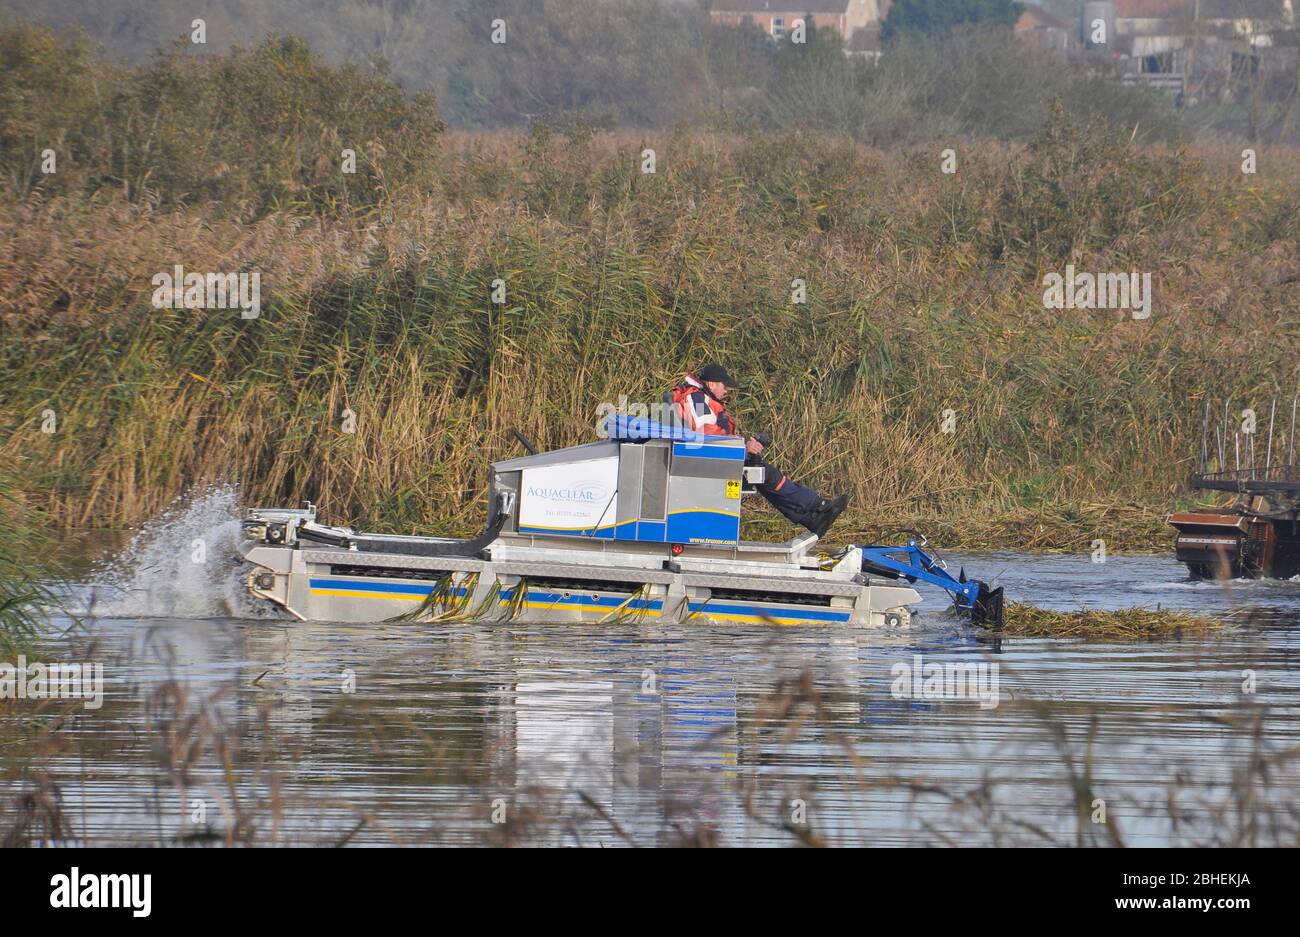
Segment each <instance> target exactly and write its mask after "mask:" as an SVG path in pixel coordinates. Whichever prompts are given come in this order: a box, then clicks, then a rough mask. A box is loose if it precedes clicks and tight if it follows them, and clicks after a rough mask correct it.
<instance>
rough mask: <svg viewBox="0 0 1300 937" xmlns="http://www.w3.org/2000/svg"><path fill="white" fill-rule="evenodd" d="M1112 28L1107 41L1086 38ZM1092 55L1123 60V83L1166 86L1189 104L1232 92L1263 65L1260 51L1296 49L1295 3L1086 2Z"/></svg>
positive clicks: (1206, 0) (1205, 0)
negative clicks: (1101, 27)
mask: <svg viewBox="0 0 1300 937" xmlns="http://www.w3.org/2000/svg"><path fill="white" fill-rule="evenodd" d="M1097 18H1101V19H1104V20H1105V21H1106V22H1107V26H1108V31H1109V33H1110V34H1111V35H1109V36H1108V37H1107V41H1106V42H1105V43H1095V42H1093V41H1092V40H1091V38H1090V36H1089V30H1090V25H1091V24H1092V23H1095V22H1096V19H1097ZM1080 27H1081V35H1082V37H1083V39H1084V41H1085V44H1086V45H1087V47H1088V49H1089V50H1090V51H1091V52H1093V53H1095V54H1105V55H1107V56H1109V57H1111V58H1113V59H1116V60H1118V61H1120V62H1121V63H1122V64H1123V66H1124V69H1125V72H1126V80H1128V81H1130V82H1133V83H1141V84H1146V85H1151V86H1153V87H1158V88H1163V89H1165V90H1167V91H1169V92H1170V93H1171V94H1173V95H1175V96H1176V97H1177V98H1178V100H1180V101H1182V102H1183V103H1185V104H1187V105H1189V106H1190V105H1191V104H1194V103H1195V102H1196V101H1197V100H1199V99H1203V98H1206V97H1210V98H1214V97H1222V96H1223V95H1225V94H1228V93H1230V91H1231V89H1232V86H1233V80H1234V78H1235V77H1240V76H1241V75H1243V74H1253V73H1254V72H1255V71H1256V70H1257V69H1258V68H1259V67H1260V53H1261V51H1262V50H1265V49H1268V48H1272V47H1274V46H1275V45H1279V44H1280V45H1287V46H1292V47H1294V45H1295V41H1296V40H1295V36H1296V31H1295V16H1294V10H1293V3H1292V0H1113V2H1097V3H1094V2H1086V3H1085V4H1084V9H1083V16H1082V21H1081V23H1080Z"/></svg>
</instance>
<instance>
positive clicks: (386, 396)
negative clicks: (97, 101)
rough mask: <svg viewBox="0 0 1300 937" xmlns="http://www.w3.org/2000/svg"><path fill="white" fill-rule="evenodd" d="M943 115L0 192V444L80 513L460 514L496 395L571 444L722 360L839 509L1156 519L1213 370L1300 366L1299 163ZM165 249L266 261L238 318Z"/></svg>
mask: <svg viewBox="0 0 1300 937" xmlns="http://www.w3.org/2000/svg"><path fill="white" fill-rule="evenodd" d="M646 146H653V147H654V148H655V149H656V152H657V157H658V166H657V172H656V173H654V174H644V173H642V172H641V171H640V166H641V152H642V150H643V148H644V147H646ZM955 148H956V150H957V152H958V159H959V169H958V172H957V173H955V174H951V175H948V174H944V173H942V172H940V156H939V150H938V148H937V147H934V146H924V147H915V148H908V149H896V150H873V149H869V148H864V147H862V146H860V145H857V144H854V143H851V142H848V141H846V140H842V139H839V138H835V137H830V136H827V135H824V134H822V135H815V136H814V135H808V134H804V133H797V132H796V133H790V134H760V133H748V134H724V133H700V132H689V131H684V130H683V131H677V132H673V133H659V134H651V133H645V134H641V133H630V132H623V133H615V134H606V133H595V132H593V131H592V130H591V128H590V127H584V126H583V125H581V124H579V123H569V124H567V125H563V126H557V127H544V126H539V127H537V128H535V129H534V130H533V131H532V132H530V133H528V134H505V133H500V134H487V135H472V134H461V133H456V134H451V135H448V136H446V138H445V139H444V140H443V143H442V144H441V148H440V150H439V153H438V156H437V158H436V159H430V160H429V162H428V164H427V165H422V166H420V168H419V173H418V174H417V175H414V176H408V177H403V178H404V179H405V181H403V182H402V183H400V184H398V183H394V184H393V185H392V186H389V187H375V188H373V189H371V190H368V191H367V194H366V195H365V196H364V197H358V198H355V199H350V200H347V201H344V202H333V203H329V202H320V201H313V200H307V201H304V202H302V203H299V204H296V205H293V206H288V207H284V208H279V209H274V210H270V211H267V212H265V213H263V214H261V215H260V217H257V218H256V220H245V219H244V218H241V216H240V215H239V213H232V212H230V211H229V210H228V208H229V205H228V203H226V202H211V201H205V200H195V201H194V202H193V204H187V205H185V206H183V207H176V208H166V207H162V206H154V205H151V204H149V203H147V202H146V203H143V204H142V203H141V202H140V201H135V200H128V199H127V198H126V197H124V196H122V195H118V196H113V195H110V194H107V193H104V192H102V191H101V192H100V193H99V194H97V195H95V196H93V197H86V196H84V195H82V194H79V193H77V192H69V193H67V194H58V193H57V192H55V193H50V194H39V195H32V196H26V197H24V196H23V194H22V193H21V192H17V191H14V190H12V189H11V190H9V191H8V194H7V195H6V196H5V199H6V202H5V204H6V210H5V212H4V213H3V216H2V217H0V243H2V244H4V245H5V247H4V248H3V249H2V250H0V324H2V325H3V338H0V369H2V370H3V373H4V375H5V377H4V380H3V383H2V384H0V454H3V455H13V454H14V453H17V452H29V453H30V454H31V456H32V458H31V461H30V463H29V465H30V469H29V474H28V475H26V476H25V477H24V478H22V479H21V484H22V490H23V492H24V494H25V496H26V497H27V498H28V499H29V500H30V501H31V503H32V504H33V505H35V506H38V507H40V508H41V509H42V510H45V511H47V512H48V513H49V515H50V517H51V518H52V519H53V521H54V522H55V523H57V524H59V525H63V526H67V527H76V526H85V525H108V526H123V525H134V524H138V523H140V522H141V521H142V520H143V519H145V518H147V517H148V516H149V515H150V514H152V513H153V512H155V511H157V510H158V509H159V508H160V507H162V506H163V505H164V504H166V503H167V502H168V501H169V500H170V499H172V498H173V497H175V496H176V495H177V494H178V493H180V492H181V491H182V490H183V489H184V488H185V487H186V486H187V485H189V484H192V483H194V482H195V481H199V480H205V479H206V480H216V479H218V478H220V479H226V480H235V481H238V482H239V483H240V484H241V485H242V486H243V490H244V491H245V492H246V494H247V497H248V498H249V500H250V501H258V502H286V503H293V502H296V501H298V500H300V499H302V498H311V499H313V500H315V501H317V502H318V503H319V504H320V505H321V507H322V509H323V511H324V512H325V514H326V515H328V516H330V517H332V518H334V519H337V520H340V521H350V522H354V523H358V524H366V525H374V526H376V527H381V528H388V529H398V530H429V529H441V530H452V531H455V530H461V531H463V530H468V529H470V528H473V527H476V526H477V525H478V524H479V523H481V513H482V509H481V499H482V496H483V493H484V488H485V483H486V477H487V476H486V467H487V462H488V461H489V460H490V459H494V458H500V457H503V456H506V455H510V454H514V453H515V451H516V450H515V448H514V445H513V444H512V443H511V442H510V440H509V437H508V434H507V431H508V429H509V428H510V427H512V426H517V427H519V428H520V429H522V430H523V431H524V432H525V433H526V434H527V435H529V436H530V437H532V438H533V439H534V440H535V441H536V442H538V443H539V444H541V445H544V446H548V447H553V446H563V445H571V444H575V443H578V442H582V441H585V440H588V439H591V438H592V437H593V432H594V426H595V414H596V408H597V406H598V404H599V403H600V402H602V401H615V400H617V399H618V397H619V395H620V394H626V395H628V397H629V398H630V399H632V400H643V401H657V400H658V399H659V397H660V394H661V393H662V391H663V390H664V389H665V388H666V387H668V386H670V385H671V384H672V382H673V381H675V379H676V378H677V377H678V376H679V375H680V374H681V372H682V371H683V370H685V369H687V368H690V367H694V366H696V365H698V364H699V363H700V362H702V361H705V360H708V359H714V358H716V359H719V360H723V361H725V362H727V364H728V367H729V368H730V369H731V371H732V372H733V373H734V374H738V375H740V376H741V377H742V380H743V383H744V387H743V388H742V390H741V392H740V393H739V394H738V395H737V396H736V398H735V407H734V409H735V411H736V413H737V415H738V417H739V419H740V422H741V425H742V426H743V427H748V428H750V429H760V428H762V429H767V430H770V431H772V432H773V434H774V436H775V438H776V440H777V446H776V447H775V449H774V452H773V456H774V457H775V458H776V460H778V461H779V462H781V463H782V464H783V465H784V466H786V467H787V468H788V470H790V471H791V472H792V473H794V474H796V475H798V476H802V477H804V478H807V479H809V480H810V481H811V482H812V483H813V484H815V485H817V486H818V487H820V488H821V489H823V490H825V491H828V492H836V491H839V490H848V491H850V492H851V493H852V494H853V496H854V499H853V504H852V507H851V509H850V513H849V514H848V515H847V516H846V521H845V522H844V523H843V524H842V525H841V527H840V528H838V529H839V530H841V531H844V532H845V535H846V536H847V535H849V534H851V533H852V532H853V531H852V530H851V528H855V527H856V528H858V529H862V530H865V529H871V530H882V529H884V528H887V527H889V526H891V525H897V524H899V523H901V522H904V521H907V520H921V521H925V522H927V523H928V524H929V525H931V526H932V527H933V528H937V529H938V532H939V534H940V535H941V539H943V540H944V541H945V542H948V543H960V544H963V545H981V544H983V545H1012V544H1022V545H1032V546H1059V547H1067V548H1070V547H1075V546H1084V545H1086V544H1087V543H1088V542H1089V541H1090V540H1091V539H1092V538H1094V537H1097V536H1102V537H1105V538H1107V539H1108V543H1109V545H1110V548H1111V549H1116V548H1123V547H1125V546H1141V545H1147V544H1149V543H1151V542H1152V541H1153V539H1154V538H1155V537H1156V536H1158V533H1157V532H1158V531H1159V529H1160V520H1159V517H1160V514H1161V513H1162V512H1163V511H1164V510H1165V509H1166V508H1167V507H1168V506H1169V505H1170V503H1171V501H1172V500H1173V499H1174V498H1175V497H1176V496H1177V494H1178V492H1179V491H1180V489H1181V484H1182V480H1183V478H1184V477H1185V475H1186V473H1187V470H1188V468H1189V465H1190V461H1191V459H1192V457H1193V456H1194V454H1195V453H1196V451H1197V445H1196V443H1195V437H1196V434H1197V432H1198V431H1199V416H1200V413H1201V401H1202V399H1203V398H1204V397H1205V396H1206V395H1213V396H1215V397H1217V398H1222V397H1223V396H1225V395H1230V396H1231V397H1232V399H1233V400H1234V401H1238V402H1240V403H1241V404H1242V405H1243V406H1244V405H1246V404H1248V403H1253V404H1255V406H1256V408H1257V409H1259V408H1261V407H1266V406H1267V402H1268V400H1269V398H1270V397H1271V395H1272V394H1273V393H1274V392H1276V391H1277V390H1278V389H1282V390H1284V391H1285V390H1288V389H1292V388H1295V387H1296V385H1297V383H1300V373H1298V370H1297V369H1298V368H1300V359H1297V358H1296V356H1295V354H1294V349H1295V348H1296V347H1297V338H1300V325H1298V324H1297V321H1296V317H1295V313H1294V309H1295V307H1296V298H1297V286H1296V283H1297V272H1298V271H1297V270H1296V268H1295V257H1296V256H1300V250H1297V246H1298V242H1300V214H1298V210H1300V195H1298V194H1297V191H1296V189H1295V188H1294V185H1293V184H1292V182H1293V180H1294V178H1295V177H1296V176H1295V173H1296V171H1297V169H1300V159H1297V158H1296V157H1295V156H1294V155H1293V154H1291V153H1289V152H1287V151H1269V150H1265V151H1263V152H1262V155H1261V167H1262V168H1261V172H1260V173H1259V174H1257V175H1255V176H1243V175H1242V173H1241V172H1240V157H1239V153H1237V152H1234V151H1231V150H1226V149H1224V150H1217V149H1212V148H1198V149H1170V148H1163V147H1145V146H1141V145H1138V144H1137V143H1135V142H1134V141H1133V140H1132V138H1131V131H1124V130H1115V129H1113V128H1111V127H1109V126H1107V125H1104V124H1087V123H1083V122H1081V121H1080V120H1079V119H1077V118H1074V117H1072V116H1071V115H1069V114H1067V113H1065V112H1064V111H1063V110H1061V109H1059V108H1058V109H1057V110H1056V111H1055V112H1054V114H1053V115H1050V121H1049V125H1048V127H1047V129H1046V130H1045V131H1044V132H1043V133H1042V134H1040V135H1039V136H1038V137H1037V138H1036V139H1035V140H1034V141H1032V142H1031V143H1030V144H1029V145H1028V146H1017V145H1006V146H998V145H990V144H987V143H984V144H980V145H974V144H971V143H967V144H961V143H958V144H957V145H956V147H955ZM382 168H383V167H382V166H380V167H378V169H377V170H376V171H377V172H378V171H380V170H382ZM323 184H324V183H323ZM176 263H182V264H184V266H185V268H186V269H187V270H191V271H213V272H215V271H237V270H246V271H247V270H258V271H260V272H261V276H262V293H263V297H262V310H261V317H260V318H258V319H252V320H244V319H241V318H240V317H239V312H238V311H237V310H234V311H230V310H170V309H155V308H153V307H152V306H151V305H150V298H151V293H152V286H151V284H150V278H151V277H152V276H153V275H154V274H155V273H158V272H160V271H170V270H171V267H172V265H173V264H176ZM1067 263H1073V264H1075V265H1076V267H1077V268H1078V269H1079V270H1088V271H1130V270H1136V271H1150V272H1151V273H1152V274H1153V279H1154V282H1155V300H1154V313H1153V316H1152V318H1151V319H1149V320H1146V321H1134V320H1132V319H1131V318H1128V317H1127V316H1126V314H1125V313H1123V312H1117V311H1088V310H1048V309H1044V308H1043V304H1042V301H1041V298H1042V291H1043V288H1042V285H1041V279H1042V276H1043V274H1044V273H1045V272H1047V271H1049V270H1051V271H1058V272H1061V271H1063V270H1064V267H1065V265H1066V264H1067ZM498 278H499V279H501V280H504V282H505V285H506V301H505V303H504V304H501V305H496V304H493V303H492V302H491V301H490V294H491V291H492V283H493V281H494V280H496V279H498ZM795 279H802V280H804V281H805V282H806V284H807V302H806V303H805V304H796V303H793V302H792V301H791V282H792V281H793V280H795ZM45 409H52V410H54V411H55V412H56V413H57V415H58V427H59V428H58V431H57V432H56V433H54V434H52V435H50V434H43V433H41V432H40V423H41V413H42V411H43V410H45ZM949 409H950V410H952V411H953V413H954V415H955V418H956V424H955V428H956V432H954V433H951V434H947V433H943V432H940V424H941V418H942V414H943V411H945V410H949ZM344 410H351V411H352V412H353V413H355V414H356V431H355V433H347V432H344V421H343V415H344ZM755 521H756V523H757V525H758V528H757V529H760V530H761V529H765V527H764V525H771V524H773V523H774V522H773V521H772V518H771V517H770V516H768V515H766V514H765V513H764V512H763V510H762V509H759V510H758V512H757V514H756V517H755Z"/></svg>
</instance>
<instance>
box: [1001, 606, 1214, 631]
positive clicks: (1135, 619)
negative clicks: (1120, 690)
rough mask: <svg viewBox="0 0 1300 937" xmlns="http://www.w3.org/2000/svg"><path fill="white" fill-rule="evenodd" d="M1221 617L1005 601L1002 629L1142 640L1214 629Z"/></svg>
mask: <svg viewBox="0 0 1300 937" xmlns="http://www.w3.org/2000/svg"><path fill="white" fill-rule="evenodd" d="M1225 625H1226V622H1224V621H1223V620H1222V619H1218V618H1212V617H1210V616H1208V615H1195V614H1192V613H1190V612H1181V611H1177V610H1174V609H1164V608H1156V609H1148V608H1121V609H1115V610H1111V611H1107V610H1103V609H1081V610H1079V611H1069V612H1063V611H1052V610H1049V609H1044V608H1037V607H1035V606H1033V605H1025V604H1023V603H1021V602H1008V603H1007V605H1006V622H1005V623H1004V625H1003V627H1002V633H1003V634H1006V635H1009V636H1013V637H1026V638H1038V637H1054V638H1086V639H1088V640H1089V641H1141V640H1150V639H1153V638H1170V637H1180V636H1182V635H1184V634H1197V633H1204V632H1209V631H1216V630H1218V629H1220V628H1223V627H1224V626H1225Z"/></svg>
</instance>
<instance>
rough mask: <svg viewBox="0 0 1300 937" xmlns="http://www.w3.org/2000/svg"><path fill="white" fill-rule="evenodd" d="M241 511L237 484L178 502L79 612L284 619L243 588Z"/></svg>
mask: <svg viewBox="0 0 1300 937" xmlns="http://www.w3.org/2000/svg"><path fill="white" fill-rule="evenodd" d="M241 542H242V541H241V537H240V509H239V496H238V492H237V490H236V489H235V488H234V486H232V485H215V486H212V487H207V488H198V489H194V490H191V491H190V492H189V493H187V494H186V495H185V496H183V497H181V498H178V499H177V500H176V501H175V502H173V503H172V504H171V505H170V506H169V507H167V508H166V509H165V510H164V511H163V512H162V513H161V514H159V515H158V516H157V517H155V518H154V519H153V520H151V521H149V522H148V523H146V524H145V525H144V526H143V527H141V529H140V531H139V533H137V534H136V535H135V537H134V538H132V540H131V542H130V543H129V544H128V545H127V546H126V548H125V549H124V550H122V552H121V553H119V554H118V555H117V556H116V557H115V558H114V559H112V560H111V561H110V562H109V563H108V564H107V565H106V566H105V568H104V569H103V570H102V571H101V572H100V573H99V574H98V575H97V576H96V577H95V579H94V581H93V582H92V583H91V584H90V586H89V587H88V588H87V590H86V592H85V595H84V599H83V602H82V604H83V605H84V607H83V608H81V609H79V610H78V611H79V612H80V613H81V614H83V615H86V616H88V617H96V618H278V617H281V616H280V615H278V614H277V612H276V611H275V609H274V607H273V606H272V605H271V604H270V603H269V602H259V601H258V600H256V599H254V598H253V597H252V596H250V595H249V594H248V590H247V588H246V586H245V584H244V571H243V570H242V569H241V565H242V564H241V562H240V559H239V553H238V548H239V546H240V544H241Z"/></svg>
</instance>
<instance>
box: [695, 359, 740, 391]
mask: <svg viewBox="0 0 1300 937" xmlns="http://www.w3.org/2000/svg"><path fill="white" fill-rule="evenodd" d="M695 376H696V377H698V378H699V379H700V380H701V381H703V382H704V383H705V384H707V383H709V382H710V381H718V382H720V383H722V384H724V385H726V386H727V387H735V386H736V382H735V381H734V380H732V378H731V375H730V374H728V373H727V369H726V368H724V367H723V366H722V365H720V364H706V365H705V366H704V367H702V368H700V370H699V371H698V372H697V373H696V375H695Z"/></svg>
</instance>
